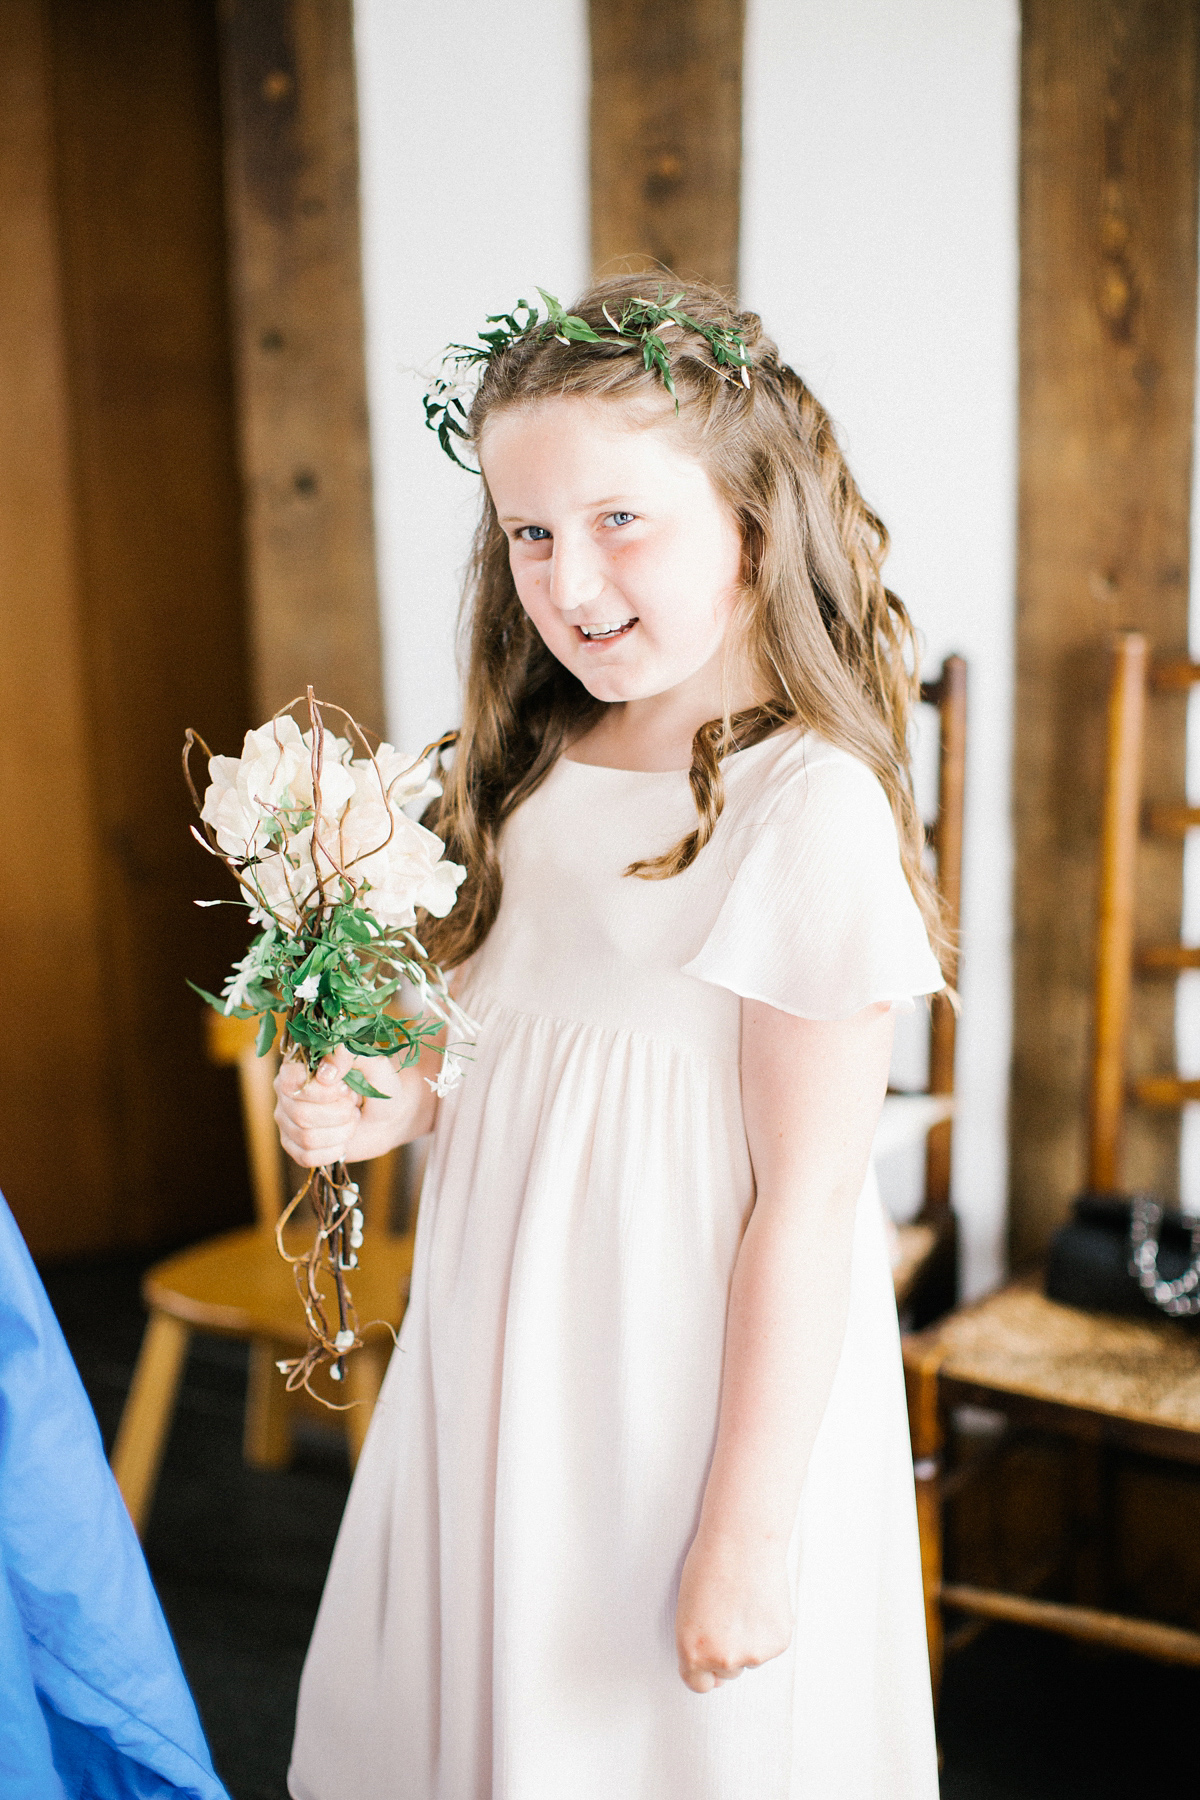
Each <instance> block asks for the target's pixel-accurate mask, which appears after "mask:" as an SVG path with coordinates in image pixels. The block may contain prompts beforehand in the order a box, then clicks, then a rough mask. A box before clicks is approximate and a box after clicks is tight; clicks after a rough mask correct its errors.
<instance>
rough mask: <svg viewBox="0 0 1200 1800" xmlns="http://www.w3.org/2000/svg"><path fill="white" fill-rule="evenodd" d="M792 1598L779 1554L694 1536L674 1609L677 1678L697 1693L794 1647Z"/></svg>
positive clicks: (716, 1539) (702, 1692)
mask: <svg viewBox="0 0 1200 1800" xmlns="http://www.w3.org/2000/svg"><path fill="white" fill-rule="evenodd" d="M793 1622H794V1621H793V1618H792V1596H791V1588H790V1584H789V1582H788V1576H787V1567H786V1564H785V1562H784V1558H783V1555H782V1553H781V1552H779V1551H777V1550H774V1549H770V1548H766V1547H764V1548H760V1549H757V1550H748V1549H747V1548H746V1547H745V1545H742V1544H737V1543H734V1542H733V1541H731V1540H729V1539H721V1538H710V1537H706V1536H705V1535H704V1533H703V1531H701V1532H700V1533H698V1534H697V1536H696V1538H695V1540H694V1542H693V1544H692V1547H691V1549H690V1550H689V1551H688V1553H687V1558H686V1560H685V1562H684V1565H683V1579H682V1581H681V1582H680V1585H679V1604H678V1606H677V1607H676V1609H675V1648H676V1651H677V1652H678V1656H679V1673H680V1674H681V1675H682V1677H683V1679H684V1681H685V1682H686V1683H687V1685H688V1687H690V1688H691V1690H692V1692H693V1693H695V1694H707V1693H709V1692H710V1691H711V1690H712V1689H713V1688H715V1687H718V1686H720V1685H721V1684H722V1683H723V1682H726V1681H733V1680H734V1679H735V1678H736V1677H737V1676H738V1675H740V1674H741V1673H742V1670H743V1669H756V1668H758V1666H759V1664H760V1663H765V1662H770V1661H771V1659H772V1658H773V1657H776V1656H782V1654H783V1652H784V1651H785V1650H786V1649H787V1647H788V1645H789V1644H790V1643H791V1641H792V1626H793Z"/></svg>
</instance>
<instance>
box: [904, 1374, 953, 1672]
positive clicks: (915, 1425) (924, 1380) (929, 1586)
mask: <svg viewBox="0 0 1200 1800" xmlns="http://www.w3.org/2000/svg"><path fill="white" fill-rule="evenodd" d="M940 1364H941V1356H940V1355H939V1354H938V1353H937V1352H935V1353H934V1354H933V1355H932V1356H926V1357H922V1358H921V1360H920V1361H919V1362H916V1363H915V1364H913V1365H910V1366H909V1368H908V1369H907V1370H906V1374H907V1376H908V1397H909V1427H910V1429H911V1432H912V1447H913V1477H914V1480H915V1482H916V1490H917V1530H918V1532H919V1534H920V1540H921V1585H922V1588H923V1590H924V1595H925V1631H926V1635H927V1637H928V1640H929V1678H930V1681H931V1683H932V1686H933V1704H934V1707H935V1708H936V1706H937V1703H938V1698H939V1695H940V1692H941V1685H942V1663H943V1658H944V1632H943V1625H942V1599H941V1596H942V1449H943V1446H944V1443H945V1431H944V1427H943V1425H942V1416H941V1406H940V1405H939V1396H938V1372H939V1367H940Z"/></svg>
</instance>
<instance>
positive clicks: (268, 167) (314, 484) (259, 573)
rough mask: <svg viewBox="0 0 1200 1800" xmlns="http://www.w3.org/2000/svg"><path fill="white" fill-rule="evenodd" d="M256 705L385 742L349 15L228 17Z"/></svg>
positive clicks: (258, 0)
mask: <svg viewBox="0 0 1200 1800" xmlns="http://www.w3.org/2000/svg"><path fill="white" fill-rule="evenodd" d="M221 34H222V57H223V65H224V91H225V114H226V189H227V203H228V213H229V230H230V267H231V282H232V290H233V304H234V320H235V344H236V361H237V372H238V395H239V428H240V440H241V461H242V471H243V479H244V483H245V496H246V548H247V567H248V578H249V590H250V640H251V657H252V666H253V682H254V694H255V702H256V707H257V711H258V713H259V714H260V715H261V716H263V717H265V716H266V715H268V714H269V713H271V712H274V711H275V709H276V708H278V707H280V706H282V705H284V704H286V703H287V701H289V700H290V699H292V698H293V696H295V695H297V694H301V693H303V691H304V688H305V686H306V685H307V684H308V683H309V682H312V683H313V684H314V685H315V687H316V689H317V692H318V694H319V695H320V696H322V697H323V698H325V699H327V700H332V701H335V702H336V703H337V704H338V705H340V706H345V707H348V708H349V709H350V711H351V712H353V713H354V714H355V716H356V717H357V718H358V719H359V720H360V721H361V722H362V723H363V724H364V725H367V726H371V727H374V728H375V729H378V730H380V731H382V730H383V728H384V712H383V679H382V669H381V656H380V629H379V603H378V594H377V589H376V578H375V542H374V521H373V512H372V496H371V458H370V446H369V440H368V432H367V393H366V371H365V366H364V357H363V299H362V267H361V253H360V229H359V203H358V118H357V98H356V90H355V74H354V19H353V7H352V4H351V0H224V4H223V5H222V8H221Z"/></svg>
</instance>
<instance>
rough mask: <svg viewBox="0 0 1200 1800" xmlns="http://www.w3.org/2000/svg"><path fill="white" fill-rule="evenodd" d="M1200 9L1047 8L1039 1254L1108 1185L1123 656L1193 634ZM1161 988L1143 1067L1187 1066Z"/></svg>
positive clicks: (1149, 770)
mask: <svg viewBox="0 0 1200 1800" xmlns="http://www.w3.org/2000/svg"><path fill="white" fill-rule="evenodd" d="M1198 38H1200V9H1198V8H1197V6H1196V5H1195V3H1194V0H1025V5H1024V8H1023V28H1022V46H1023V47H1022V141H1021V301H1020V328H1021V377H1020V379H1021V394H1020V408H1021V410H1020V421H1021V424H1020V430H1021V464H1020V501H1019V505H1020V523H1019V550H1018V582H1019V591H1018V624H1017V696H1016V731H1015V768H1014V774H1015V827H1016V896H1015V921H1014V923H1015V945H1016V959H1015V961H1016V994H1015V1020H1014V1065H1013V1097H1012V1128H1013V1144H1012V1169H1013V1228H1014V1229H1013V1237H1014V1244H1013V1248H1014V1253H1015V1256H1016V1257H1017V1258H1018V1260H1020V1259H1023V1258H1026V1257H1028V1256H1030V1255H1031V1254H1033V1253H1035V1252H1037V1251H1039V1250H1040V1249H1041V1248H1042V1246H1043V1245H1044V1243H1045V1240H1046V1237H1047V1235H1048V1233H1049V1231H1050V1230H1051V1229H1052V1228H1053V1226H1054V1224H1055V1223H1056V1222H1057V1220H1058V1218H1059V1217H1060V1216H1061V1215H1062V1213H1063V1211H1064V1210H1065V1207H1066V1204H1067V1201H1068V1199H1069V1197H1070V1196H1071V1194H1072V1193H1074V1192H1075V1191H1076V1190H1077V1189H1078V1188H1079V1187H1080V1186H1081V1185H1082V1182H1083V1179H1084V1174H1085V1140H1086V1121H1087V1089H1088V1051H1089V1045H1090V1042H1091V1022H1092V1002H1093V958H1092V944H1093V942H1094V924H1095V917H1096V907H1097V901H1098V863H1099V840H1100V825H1101V789H1102V775H1103V763H1104V755H1103V745H1104V718H1105V689H1106V675H1107V667H1108V663H1107V647H1108V644H1109V641H1110V638H1111V634H1112V632H1113V631H1114V630H1115V629H1117V628H1132V629H1134V630H1137V631H1141V632H1144V633H1145V634H1146V637H1147V638H1148V640H1149V647H1150V651H1151V654H1152V655H1154V656H1163V655H1167V656H1171V655H1174V656H1178V655H1180V654H1182V653H1183V652H1184V650H1185V647H1186V643H1187V572H1188V538H1189V512H1190V468H1191V448H1192V409H1193V384H1194V367H1193V365H1194V357H1195V335H1196V215H1197V165H1198V161H1200V155H1198V151H1200V137H1198V109H1197V52H1198V47H1200V46H1198ZM1183 759H1184V702H1183V699H1182V697H1181V696H1179V695H1169V694H1168V695H1163V696H1162V697H1158V698H1155V699H1154V700H1153V701H1152V702H1151V703H1150V705H1149V707H1148V712H1147V735H1146V750H1145V780H1146V792H1147V796H1148V798H1150V799H1152V800H1171V799H1177V798H1181V797H1182V792H1183ZM1180 898H1181V857H1180V853H1179V847H1178V843H1176V844H1175V845H1174V846H1172V845H1170V844H1166V843H1158V844H1155V843H1151V842H1149V841H1147V842H1146V843H1145V844H1144V845H1143V847H1142V852H1141V855H1140V859H1139V868H1138V908H1137V912H1138V925H1139V932H1140V934H1144V935H1146V936H1148V937H1149V938H1151V939H1152V940H1154V941H1157V942H1170V941H1171V940H1173V939H1177V938H1178V934H1179V916H1180ZM1173 1027H1174V1008H1173V994H1172V990H1171V987H1170V985H1169V984H1167V983H1158V984H1151V983H1145V984H1143V986H1142V989H1141V991H1139V993H1138V995H1137V997H1136V999H1135V1003H1134V1007H1133V1017H1132V1027H1131V1032H1130V1037H1129V1063H1130V1067H1131V1069H1132V1071H1133V1072H1134V1073H1135V1074H1137V1073H1141V1072H1144V1071H1146V1070H1149V1069H1163V1068H1169V1067H1171V1065H1172V1063H1173V1060H1174V1057H1173V1034H1174V1031H1173ZM1176 1167H1177V1132H1176V1124H1175V1120H1174V1118H1173V1117H1172V1116H1170V1115H1163V1114H1152V1113H1148V1112H1145V1111H1141V1110H1135V1111H1134V1112H1133V1113H1131V1115H1130V1117H1129V1120H1128V1125H1127V1143H1126V1154H1125V1169H1124V1173H1125V1178H1126V1179H1127V1180H1128V1181H1129V1182H1130V1183H1131V1184H1134V1185H1143V1184H1145V1185H1148V1186H1150V1187H1153V1188H1155V1189H1157V1190H1159V1191H1166V1192H1168V1193H1169V1192H1171V1190H1172V1189H1173V1187H1174V1185H1175V1181H1176Z"/></svg>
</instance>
